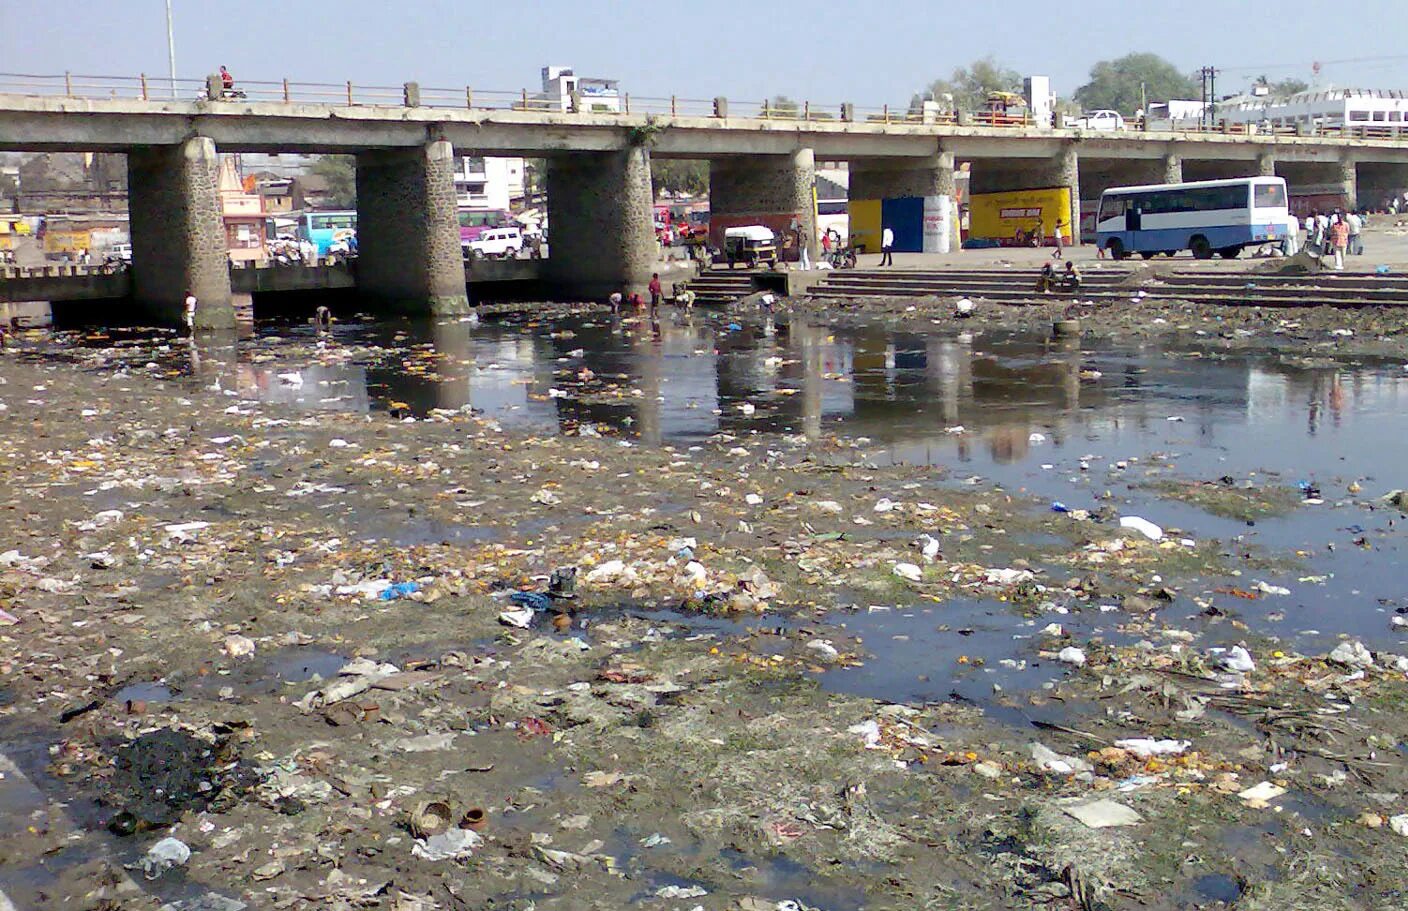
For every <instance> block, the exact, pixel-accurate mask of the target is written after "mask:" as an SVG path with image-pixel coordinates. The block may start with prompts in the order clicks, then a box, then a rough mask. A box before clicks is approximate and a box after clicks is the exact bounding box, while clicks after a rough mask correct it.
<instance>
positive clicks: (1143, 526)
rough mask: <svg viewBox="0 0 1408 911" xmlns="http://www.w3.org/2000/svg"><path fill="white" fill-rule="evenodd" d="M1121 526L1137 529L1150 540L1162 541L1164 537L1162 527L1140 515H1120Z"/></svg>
mask: <svg viewBox="0 0 1408 911" xmlns="http://www.w3.org/2000/svg"><path fill="white" fill-rule="evenodd" d="M1120 528H1128V529H1131V530H1133V531H1137V532H1139V533H1140V534H1141V535H1143V536H1144V537H1146V538H1148V539H1149V540H1150V541H1162V540H1163V537H1164V530H1163V529H1162V528H1160V527H1159V526H1157V525H1155V524H1154V523H1153V522H1150V521H1149V520H1148V519H1144V518H1140V517H1139V516H1120Z"/></svg>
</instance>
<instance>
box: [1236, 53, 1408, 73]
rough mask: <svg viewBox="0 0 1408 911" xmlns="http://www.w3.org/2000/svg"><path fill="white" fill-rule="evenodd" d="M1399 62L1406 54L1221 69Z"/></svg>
mask: <svg viewBox="0 0 1408 911" xmlns="http://www.w3.org/2000/svg"><path fill="white" fill-rule="evenodd" d="M1400 60H1408V54H1383V55H1380V56H1377V57H1345V58H1343V59H1340V60H1309V61H1305V62H1303V63H1262V64H1257V65H1255V66H1228V67H1223V68H1222V69H1223V72H1226V73H1251V72H1255V71H1257V70H1288V69H1293V68H1295V67H1302V66H1314V65H1315V64H1317V63H1319V64H1320V65H1321V66H1326V65H1339V64H1343V63H1391V62H1396V61H1400Z"/></svg>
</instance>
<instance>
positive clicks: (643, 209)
mask: <svg viewBox="0 0 1408 911" xmlns="http://www.w3.org/2000/svg"><path fill="white" fill-rule="evenodd" d="M547 190H548V261H547V271H546V275H547V278H548V284H549V286H550V288H551V289H552V292H553V293H554V294H555V295H558V296H562V297H567V298H571V299H578V300H600V299H602V298H605V297H606V296H608V295H609V294H611V292H613V291H621V290H625V291H627V292H629V291H640V292H642V293H643V292H644V291H645V286H646V285H647V284H648V283H649V282H650V275H651V273H652V272H654V271H656V261H657V260H658V259H659V246H658V244H657V243H656V240H655V223H654V210H653V199H652V193H651V187H650V153H649V151H648V150H647V149H646V148H644V147H643V146H633V147H631V148H628V149H626V150H624V151H620V152H597V153H582V152H578V153H572V154H564V155H556V156H554V157H552V158H550V159H548V168H547Z"/></svg>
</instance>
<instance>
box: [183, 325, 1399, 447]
mask: <svg viewBox="0 0 1408 911" xmlns="http://www.w3.org/2000/svg"><path fill="white" fill-rule="evenodd" d="M189 359H190V371H191V373H192V375H193V376H194V377H195V378H196V379H197V380H198V381H200V382H201V383H203V384H205V385H217V384H218V385H219V386H220V388H222V389H226V390H230V391H232V392H234V393H236V394H238V395H240V396H245V397H249V398H256V399H259V400H263V401H271V402H279V403H284V404H288V405H291V406H294V407H297V408H302V409H307V410H328V409H336V410H341V411H354V412H365V411H368V410H371V409H376V408H390V407H393V406H394V407H397V408H400V409H405V410H406V411H408V412H409V413H411V414H416V415H425V414H427V413H429V412H430V411H432V410H434V409H452V410H454V409H462V408H465V407H473V408H474V409H476V410H478V411H480V412H482V413H483V414H485V415H486V416H488V417H491V418H494V419H497V420H499V421H501V422H503V423H504V424H505V425H510V426H514V427H519V428H524V429H528V430H530V431H535V432H541V433H554V432H561V431H565V430H571V429H573V428H576V427H578V426H580V425H582V424H587V423H590V424H596V425H605V426H607V427H610V428H613V429H615V430H616V431H618V432H621V433H624V434H626V435H629V436H633V437H636V438H638V439H640V440H641V441H642V442H645V443H649V444H660V443H667V442H689V441H697V440H700V439H703V438H706V437H709V436H711V435H714V434H717V433H720V432H725V433H729V434H734V435H739V436H743V435H748V434H752V433H755V432H757V433H786V434H800V435H803V436H805V437H807V438H808V439H812V440H818V439H821V438H822V437H824V436H827V435H840V436H849V437H862V436H863V437H868V438H870V439H872V440H873V441H874V443H875V444H876V446H878V447H880V448H882V449H884V450H885V451H886V452H887V454H888V457H890V458H894V459H899V460H905V461H914V462H924V463H929V462H940V461H942V462H946V463H949V462H955V461H956V462H970V463H977V464H979V465H986V466H989V467H992V466H1003V465H1014V466H1015V465H1021V464H1024V463H1026V462H1029V461H1031V460H1032V459H1033V458H1034V457H1035V456H1036V454H1037V453H1038V451H1039V452H1040V453H1042V458H1044V459H1049V458H1050V457H1051V454H1052V453H1053V452H1059V451H1061V450H1064V449H1065V448H1068V447H1080V448H1082V449H1084V448H1087V447H1090V446H1091V445H1092V444H1093V443H1095V442H1099V441H1104V442H1106V443H1109V442H1113V441H1124V442H1129V441H1132V440H1136V439H1137V440H1140V441H1143V443H1142V444H1141V445H1143V444H1147V443H1149V442H1151V441H1153V442H1169V441H1173V442H1177V443H1180V444H1186V445H1189V446H1192V447H1194V448H1197V449H1199V450H1205V451H1226V450H1229V449H1239V448H1246V449H1248V450H1254V451H1261V452H1268V451H1271V450H1268V449H1267V447H1266V446H1264V445H1263V443H1264V442H1267V441H1269V440H1272V439H1277V440H1281V441H1283V442H1292V441H1294V440H1303V439H1314V438H1316V437H1318V436H1321V435H1324V434H1327V433H1334V432H1340V431H1343V429H1344V428H1345V426H1346V422H1347V419H1348V416H1349V415H1352V414H1354V413H1356V412H1363V411H1372V412H1381V411H1389V412H1393V413H1395V414H1396V413H1397V412H1398V411H1399V409H1398V407H1397V406H1398V405H1399V404H1400V403H1401V402H1402V401H1403V399H1404V397H1405V394H1408V393H1406V392H1405V390H1406V389H1408V387H1405V382H1408V380H1405V376H1404V374H1403V372H1402V371H1401V370H1400V369H1397V368H1390V367H1362V366H1361V367H1349V366H1315V367H1304V366H1296V365H1292V364H1285V363H1281V362H1279V361H1277V360H1274V359H1258V358H1254V357H1227V358H1218V359H1213V358H1203V357H1197V356H1192V355H1179V354H1177V353H1170V352H1166V351H1164V350H1162V349H1159V348H1152V347H1151V348H1144V347H1140V346H1138V345H1134V346H1130V345H1118V344H1112V343H1108V342H1099V343H1095V344H1087V345H1085V346H1084V347H1083V346H1082V345H1081V343H1080V341H1079V340H1075V339H1072V340H1057V341H1052V340H1049V339H1046V338H1042V337H1037V336H1033V335H1020V334H1011V333H984V334H976V335H974V334H967V333H960V334H953V333H947V334H945V333H940V332H926V331H920V330H908V329H902V330H892V329H887V328H884V327H879V326H873V327H859V328H844V329H841V328H835V327H829V326H825V325H820V324H817V323H813V322H808V321H806V320H801V319H794V320H791V321H778V322H774V321H772V320H771V319H768V320H766V321H762V322H751V323H743V324H740V323H730V322H728V321H726V320H723V319H719V318H717V317H715V316H711V315H694V316H684V315H667V316H666V317H664V318H662V319H660V320H658V321H652V320H646V319H620V318H602V319H597V320H590V319H573V320H564V321H559V322H554V323H546V322H544V323H529V324H526V325H519V324H512V323H497V324H491V325H476V324H472V323H470V322H464V321H446V322H439V323H433V324H401V325H397V326H394V327H387V326H377V325H366V326H339V327H337V329H336V331H335V333H334V335H333V336H331V337H317V336H315V335H314V334H313V331H312V330H311V329H309V330H308V331H307V332H306V334H303V335H298V336H296V337H293V338H288V339H276V338H270V337H268V336H265V337H263V338H260V339H258V340H256V341H254V342H252V343H249V342H244V341H240V342H236V341H234V340H232V339H221V340H218V341H202V342H200V343H196V344H193V346H192V347H191V349H190V355H189ZM1170 419H1174V421H1175V422H1176V423H1177V424H1178V426H1177V427H1174V426H1173V422H1171V421H1170ZM960 427H961V428H963V429H964V432H961V433H960V432H958V428H960Z"/></svg>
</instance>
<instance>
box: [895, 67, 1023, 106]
mask: <svg viewBox="0 0 1408 911" xmlns="http://www.w3.org/2000/svg"><path fill="white" fill-rule="evenodd" d="M1021 90H1022V74H1021V73H1019V72H1017V71H1016V70H1011V69H1008V68H1007V67H1005V66H1002V65H1001V64H999V63H998V62H997V61H996V60H994V59H993V58H992V57H984V58H982V59H981V60H974V61H973V62H972V63H970V64H968V65H967V66H960V67H957V68H955V69H954V71H953V72H952V73H951V74H949V77H948V78H947V79H935V80H934V81H933V82H931V83H929V87H928V88H926V89H924V90H923V91H922V92H920V93H919V94H917V95H915V96H914V97H913V98H912V99H910V109H911V110H913V111H917V110H919V109H920V107H921V105H922V104H923V102H925V101H937V102H939V103H940V104H941V105H943V106H944V107H945V108H947V107H948V106H949V105H948V103H947V102H948V98H947V97H946V96H952V98H953V104H952V109H953V110H955V111H977V110H981V109H982V107H983V103H984V102H985V101H987V97H988V95H989V94H990V93H992V92H1020V91H1021Z"/></svg>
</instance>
